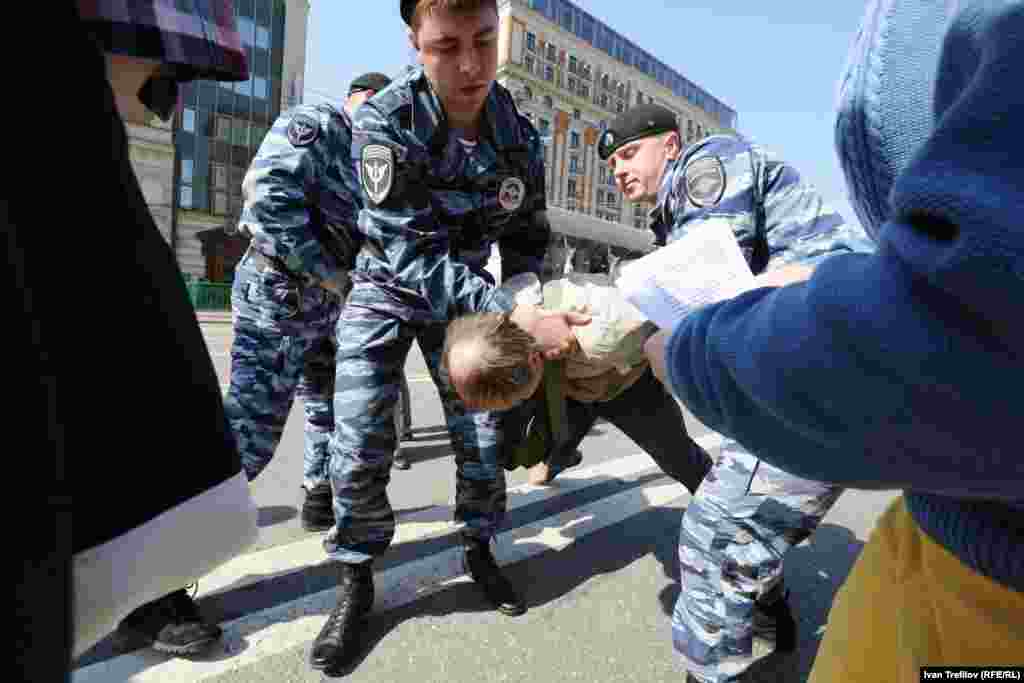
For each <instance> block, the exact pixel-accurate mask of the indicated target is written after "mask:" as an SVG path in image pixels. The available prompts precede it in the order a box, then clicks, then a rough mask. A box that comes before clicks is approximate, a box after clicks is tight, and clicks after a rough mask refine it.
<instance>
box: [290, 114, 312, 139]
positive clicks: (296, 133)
mask: <svg viewBox="0 0 1024 683" xmlns="http://www.w3.org/2000/svg"><path fill="white" fill-rule="evenodd" d="M287 135H288V142H290V143H291V144H292V145H293V146H294V147H305V146H306V145H308V144H310V143H312V142H313V141H314V140H316V139H317V137H319V136H320V122H319V121H317V120H316V119H314V118H313V117H312V116H309V115H308V114H296V115H295V116H293V117H292V120H291V122H290V123H289V124H288V132H287Z"/></svg>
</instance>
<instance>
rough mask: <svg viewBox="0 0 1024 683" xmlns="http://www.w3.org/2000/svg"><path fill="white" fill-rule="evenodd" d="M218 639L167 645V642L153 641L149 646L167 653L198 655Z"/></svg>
mask: <svg viewBox="0 0 1024 683" xmlns="http://www.w3.org/2000/svg"><path fill="white" fill-rule="evenodd" d="M218 640H220V639H219V638H208V639H206V640H197V641H195V642H193V643H189V644H187V645H169V644H167V643H161V642H159V641H154V642H153V643H152V644H151V645H150V647H151V648H153V649H154V650H156V651H157V652H164V653H166V654H169V655H199V654H203V653H204V652H206V651H207V650H209V649H210V647H211V646H212V645H213V644H214V643H216V642H217V641H218Z"/></svg>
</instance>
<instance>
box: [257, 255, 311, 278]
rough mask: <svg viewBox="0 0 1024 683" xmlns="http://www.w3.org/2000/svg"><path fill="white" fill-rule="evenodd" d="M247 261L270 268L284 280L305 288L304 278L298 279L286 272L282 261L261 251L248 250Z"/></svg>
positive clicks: (296, 275) (297, 276) (292, 273)
mask: <svg viewBox="0 0 1024 683" xmlns="http://www.w3.org/2000/svg"><path fill="white" fill-rule="evenodd" d="M249 260H250V261H251V262H252V263H253V265H256V266H263V267H265V268H270V269H271V270H273V271H276V272H278V273H280V274H281V275H284V276H285V277H286V278H288V279H289V280H291V281H293V282H295V283H296V284H299V285H303V286H305V284H306V280H305V279H304V278H302V277H300V276H299V275H298V274H296V273H295V272H293V271H291V270H288V268H287V267H286V266H285V265H284V261H282V260H281V259H279V258H277V257H276V256H267V255H266V254H264V253H263V252H262V251H258V250H256V249H250V250H249Z"/></svg>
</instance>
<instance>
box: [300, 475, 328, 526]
mask: <svg viewBox="0 0 1024 683" xmlns="http://www.w3.org/2000/svg"><path fill="white" fill-rule="evenodd" d="M303 491H305V492H306V500H304V501H303V502H302V528H303V529H305V530H306V531H327V530H328V529H331V528H332V527H333V526H334V494H333V493H331V485H330V484H318V485H317V486H314V487H313V489H312V490H307V489H305V488H303Z"/></svg>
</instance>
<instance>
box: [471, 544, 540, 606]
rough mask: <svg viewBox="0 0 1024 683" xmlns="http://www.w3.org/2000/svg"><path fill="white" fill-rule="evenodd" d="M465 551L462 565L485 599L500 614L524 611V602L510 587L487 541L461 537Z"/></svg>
mask: <svg viewBox="0 0 1024 683" xmlns="http://www.w3.org/2000/svg"><path fill="white" fill-rule="evenodd" d="M462 545H463V548H464V549H465V552H464V554H463V556H462V562H463V566H464V567H465V569H466V572H467V573H468V574H469V575H470V577H471V578H472V579H473V580H474V581H476V583H477V585H478V586H480V589H481V590H482V591H483V592H484V596H486V598H487V600H488V601H489V602H490V603H491V604H492V605H494V606H495V607H496V608H498V611H499V612H501V613H502V614H507V615H508V616H510V617H514V616H517V615H520V614H522V613H523V612H525V611H526V602H525V601H524V600H523V598H521V597H520V596H519V595H518V594H517V593H516V591H515V589H514V588H512V584H511V583H509V581H508V579H506V578H505V575H504V574H502V573H501V570H500V569H499V568H498V565H497V564H496V563H495V561H494V556H493V555H491V548H490V546H489V545H488V542H487V541H485V540H480V539H478V538H473V537H470V536H463V537H462Z"/></svg>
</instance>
